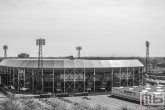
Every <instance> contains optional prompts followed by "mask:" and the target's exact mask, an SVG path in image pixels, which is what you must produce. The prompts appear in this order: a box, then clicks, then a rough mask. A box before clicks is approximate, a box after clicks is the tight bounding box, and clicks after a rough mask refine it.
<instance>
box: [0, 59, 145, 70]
mask: <svg viewBox="0 0 165 110" xmlns="http://www.w3.org/2000/svg"><path fill="white" fill-rule="evenodd" d="M37 62H38V60H37V59H35V60H34V59H33V60H31V59H4V60H3V61H1V62H0V66H7V67H19V68H38V65H37V64H38V63H37ZM115 67H144V65H143V64H142V63H141V62H140V61H139V60H137V59H134V60H83V59H79V60H56V59H44V60H43V68H115Z"/></svg>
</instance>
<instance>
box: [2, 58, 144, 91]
mask: <svg viewBox="0 0 165 110" xmlns="http://www.w3.org/2000/svg"><path fill="white" fill-rule="evenodd" d="M143 69H144V65H143V64H142V63H141V62H139V60H82V59H81V60H80V59H79V60H78V59H77V60H69V59H65V60H64V59H62V60H61V59H58V60H57V59H43V69H42V70H40V71H38V60H37V59H4V60H3V61H2V62H1V63H0V76H1V82H2V84H3V85H4V86H5V87H12V88H14V89H17V90H22V89H23V88H29V89H30V90H31V91H33V92H39V91H42V92H43V91H44V92H52V93H58V92H61V93H70V92H71V93H73V92H74V93H76V92H86V91H91V92H98V91H111V87H121V86H138V85H140V82H141V81H140V80H141V79H140V74H141V73H143ZM38 73H39V74H38Z"/></svg>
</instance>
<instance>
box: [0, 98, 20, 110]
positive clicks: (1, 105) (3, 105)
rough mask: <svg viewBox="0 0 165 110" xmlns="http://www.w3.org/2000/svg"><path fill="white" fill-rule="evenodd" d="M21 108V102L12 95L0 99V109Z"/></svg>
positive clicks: (12, 109)
mask: <svg viewBox="0 0 165 110" xmlns="http://www.w3.org/2000/svg"><path fill="white" fill-rule="evenodd" d="M22 109H23V106H22V103H21V102H20V101H19V100H18V99H16V98H14V97H8V98H4V100H1V101H0V110H22Z"/></svg>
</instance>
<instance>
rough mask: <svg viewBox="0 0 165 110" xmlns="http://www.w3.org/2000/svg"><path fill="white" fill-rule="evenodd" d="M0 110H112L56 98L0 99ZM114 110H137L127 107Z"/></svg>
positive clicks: (83, 102)
mask: <svg viewBox="0 0 165 110" xmlns="http://www.w3.org/2000/svg"><path fill="white" fill-rule="evenodd" d="M0 110H114V109H111V108H108V107H104V106H101V105H99V104H98V105H95V106H90V105H89V103H86V102H85V101H82V102H80V103H72V104H69V103H66V102H64V101H61V100H59V99H57V98H50V99H19V98H15V97H12V96H8V97H7V98H3V99H0ZM115 110H137V108H131V107H128V106H122V107H119V109H115Z"/></svg>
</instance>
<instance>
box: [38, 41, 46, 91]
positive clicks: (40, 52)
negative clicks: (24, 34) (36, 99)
mask: <svg viewBox="0 0 165 110" xmlns="http://www.w3.org/2000/svg"><path fill="white" fill-rule="evenodd" d="M36 45H38V46H39V52H38V73H37V74H38V75H39V74H40V70H43V55H42V45H45V39H41V38H40V39H37V40H36ZM41 72H42V71H41ZM42 75H43V72H42ZM42 90H43V79H42Z"/></svg>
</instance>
